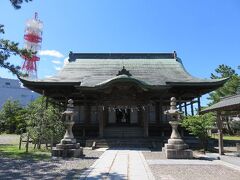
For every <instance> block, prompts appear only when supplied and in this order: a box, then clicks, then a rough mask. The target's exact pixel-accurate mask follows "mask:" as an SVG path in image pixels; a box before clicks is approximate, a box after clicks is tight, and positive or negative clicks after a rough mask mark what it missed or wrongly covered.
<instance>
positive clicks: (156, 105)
mask: <svg viewBox="0 0 240 180" xmlns="http://www.w3.org/2000/svg"><path fill="white" fill-rule="evenodd" d="M155 115H156V116H155V117H156V124H157V125H159V124H160V112H159V102H156V103H155Z"/></svg>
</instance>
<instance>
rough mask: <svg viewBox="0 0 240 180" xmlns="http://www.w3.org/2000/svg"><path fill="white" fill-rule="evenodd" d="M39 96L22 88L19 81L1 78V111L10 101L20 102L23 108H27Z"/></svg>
mask: <svg viewBox="0 0 240 180" xmlns="http://www.w3.org/2000/svg"><path fill="white" fill-rule="evenodd" d="M38 96H39V94H37V93H35V92H33V91H31V90H29V89H27V88H24V87H22V86H21V83H20V81H19V80H16V79H7V78H0V109H1V108H2V106H3V105H4V103H5V102H6V101H7V100H8V99H10V100H18V101H19V103H20V104H21V105H22V106H26V105H27V104H28V103H30V102H31V101H33V100H35V99H36V98H37V97H38Z"/></svg>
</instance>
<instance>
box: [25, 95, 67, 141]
mask: <svg viewBox="0 0 240 180" xmlns="http://www.w3.org/2000/svg"><path fill="white" fill-rule="evenodd" d="M44 102H45V98H44V97H40V98H38V99H36V100H35V101H34V102H32V103H31V104H30V105H29V106H28V108H27V109H28V114H27V116H26V121H27V132H28V133H29V134H30V137H31V138H32V139H34V140H35V141H38V142H39V143H42V142H44V141H46V140H50V139H51V138H52V137H53V139H54V140H57V141H58V140H60V139H61V138H62V137H63V134H64V129H65V128H64V124H63V121H62V120H61V119H62V118H61V112H60V111H59V109H58V108H54V106H53V105H52V104H49V105H48V107H47V108H46V107H45V105H44V104H45V103H44Z"/></svg>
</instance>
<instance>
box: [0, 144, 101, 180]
mask: <svg viewBox="0 0 240 180" xmlns="http://www.w3.org/2000/svg"><path fill="white" fill-rule="evenodd" d="M83 153H84V154H85V156H84V157H83V158H79V159H77V158H73V159H56V160H50V161H33V160H17V159H11V158H5V157H1V158H0V179H1V180H5V179H79V177H80V175H81V173H82V172H83V171H84V170H86V169H87V168H88V167H90V166H91V165H92V164H93V163H94V162H95V161H96V160H97V159H98V157H100V156H101V155H102V153H103V151H96V150H89V149H84V150H83Z"/></svg>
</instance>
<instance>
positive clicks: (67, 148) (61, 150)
mask: <svg viewBox="0 0 240 180" xmlns="http://www.w3.org/2000/svg"><path fill="white" fill-rule="evenodd" d="M63 114H65V116H66V120H65V125H66V133H65V135H64V138H63V139H62V140H61V142H60V143H59V144H57V145H56V147H54V148H53V149H52V156H55V157H80V156H82V155H83V149H82V148H81V147H80V144H79V143H76V139H75V138H74V136H73V133H72V127H73V125H74V121H73V116H74V106H73V101H72V100H71V99H70V100H69V101H68V106H67V110H66V111H65V112H64V113H63Z"/></svg>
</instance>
